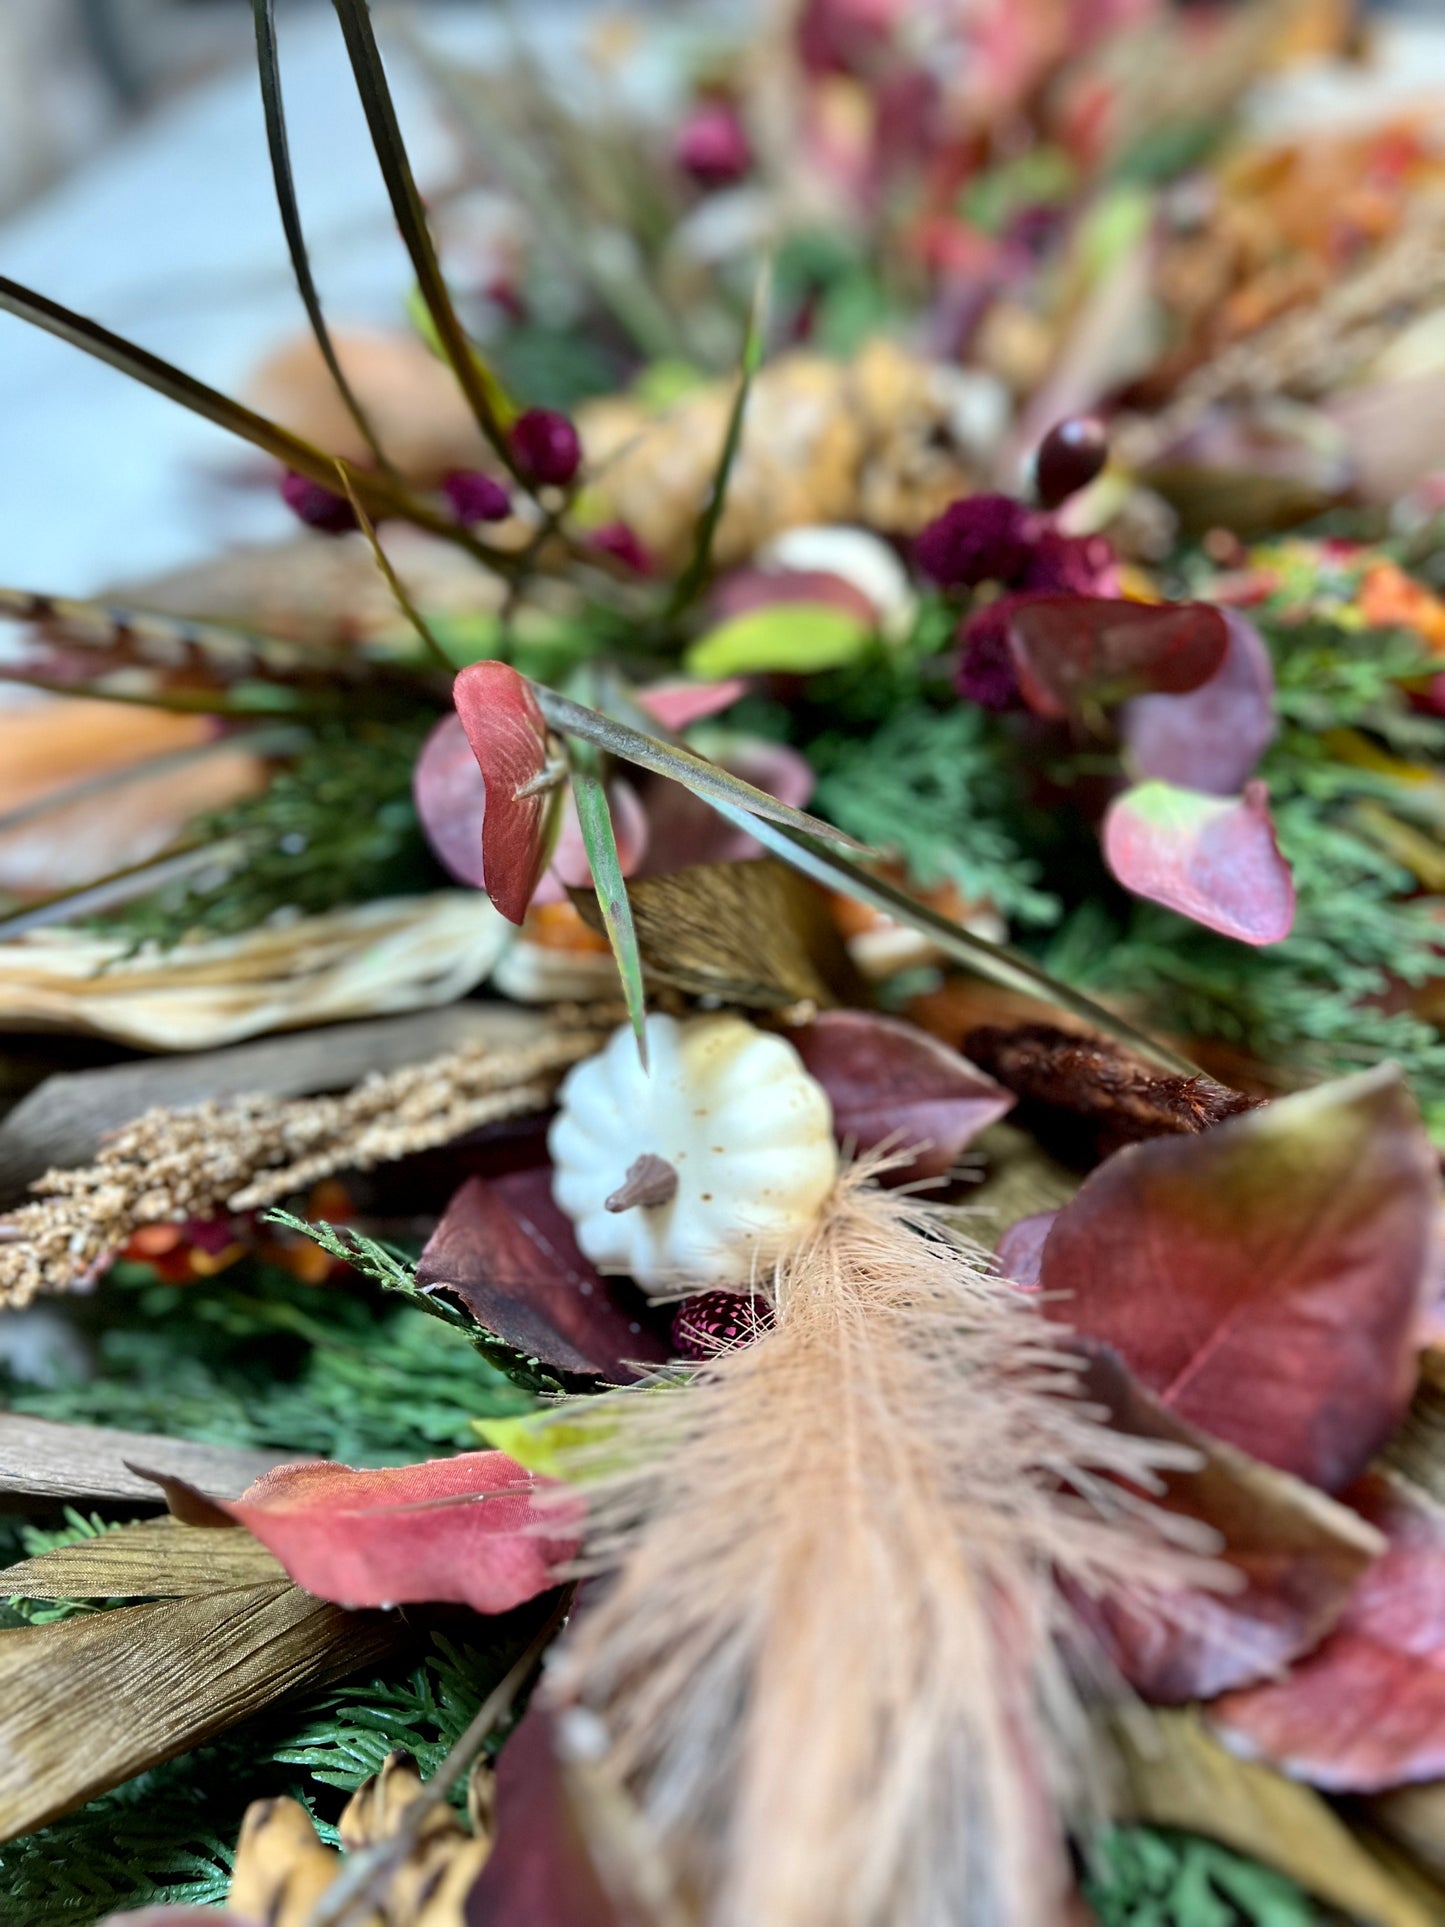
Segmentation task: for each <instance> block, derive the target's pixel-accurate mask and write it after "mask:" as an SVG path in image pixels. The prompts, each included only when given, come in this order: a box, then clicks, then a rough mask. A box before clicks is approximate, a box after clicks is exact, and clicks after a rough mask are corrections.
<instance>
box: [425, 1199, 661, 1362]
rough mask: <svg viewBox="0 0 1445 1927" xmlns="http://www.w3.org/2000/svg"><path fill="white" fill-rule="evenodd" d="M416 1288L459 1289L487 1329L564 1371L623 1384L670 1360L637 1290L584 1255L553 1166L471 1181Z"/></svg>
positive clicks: (436, 1236)
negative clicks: (556, 1199)
mask: <svg viewBox="0 0 1445 1927" xmlns="http://www.w3.org/2000/svg"><path fill="white" fill-rule="evenodd" d="M416 1275H417V1282H418V1284H420V1285H423V1286H425V1287H426V1288H427V1289H429V1290H430V1289H441V1290H445V1291H448V1292H451V1293H453V1294H454V1295H455V1296H456V1297H458V1298H460V1299H461V1301H462V1303H463V1304H464V1305H465V1306H466V1307H467V1310H468V1311H470V1312H471V1314H472V1316H473V1317H474V1318H475V1319H476V1320H477V1322H478V1323H479V1324H481V1325H484V1326H485V1327H486V1329H487V1330H488V1331H489V1332H495V1333H496V1335H497V1337H498V1338H500V1339H503V1340H504V1341H505V1342H506V1343H507V1344H508V1345H511V1346H514V1347H515V1349H516V1350H517V1351H519V1352H525V1353H526V1355H527V1356H528V1357H529V1358H536V1359H539V1360H540V1361H541V1363H542V1364H544V1365H550V1366H552V1367H553V1368H554V1369H555V1370H557V1371H563V1372H578V1373H585V1374H587V1375H588V1376H595V1377H598V1378H607V1379H611V1380H612V1381H613V1382H614V1383H625V1382H626V1381H627V1380H629V1379H633V1378H636V1377H637V1376H638V1372H637V1370H636V1369H635V1368H636V1367H637V1366H638V1365H653V1364H660V1363H661V1362H662V1361H663V1360H664V1359H666V1357H667V1356H668V1348H667V1345H666V1343H665V1342H664V1340H663V1339H662V1338H661V1336H660V1335H659V1334H658V1333H657V1332H655V1331H654V1330H653V1328H652V1327H651V1325H649V1324H648V1323H647V1322H646V1319H645V1317H644V1316H643V1311H644V1306H643V1300H642V1297H641V1295H640V1293H639V1292H638V1291H637V1290H636V1288H635V1287H633V1286H630V1285H628V1284H625V1283H624V1282H623V1281H622V1280H620V1279H616V1278H604V1277H603V1276H602V1275H601V1273H600V1272H599V1271H597V1270H596V1268H595V1267H594V1266H593V1265H592V1264H591V1263H590V1261H589V1260H588V1259H586V1258H584V1257H583V1255H582V1253H581V1251H580V1250H579V1249H578V1247H577V1240H576V1238H575V1237H574V1236H573V1234H572V1225H571V1222H570V1220H569V1219H568V1218H567V1217H566V1215H565V1214H564V1213H563V1212H562V1211H560V1210H559V1209H558V1207H557V1206H556V1205H555V1204H554V1203H553V1201H552V1176H551V1172H550V1171H548V1170H546V1169H540V1170H530V1171H512V1172H508V1173H507V1174H506V1175H505V1176H503V1177H498V1178H490V1179H488V1178H470V1179H469V1180H468V1181H467V1183H465V1184H464V1185H463V1186H462V1188H461V1190H460V1191H458V1192H457V1194H456V1196H455V1197H454V1198H453V1199H452V1201H451V1203H450V1204H449V1205H448V1206H447V1208H446V1212H445V1214H444V1216H443V1218H442V1221H441V1223H440V1224H439V1225H438V1226H437V1228H436V1230H435V1231H434V1232H433V1233H432V1236H431V1240H430V1242H429V1243H428V1245H427V1248H426V1250H425V1251H424V1252H423V1253H422V1255H421V1260H420V1263H419V1264H418V1266H417V1273H416Z"/></svg>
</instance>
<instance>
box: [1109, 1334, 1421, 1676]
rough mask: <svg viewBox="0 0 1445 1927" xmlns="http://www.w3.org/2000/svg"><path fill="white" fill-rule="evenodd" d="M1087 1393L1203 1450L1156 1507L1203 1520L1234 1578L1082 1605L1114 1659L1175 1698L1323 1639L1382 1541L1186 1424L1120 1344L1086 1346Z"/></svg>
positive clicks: (1141, 1431) (1130, 1425)
mask: <svg viewBox="0 0 1445 1927" xmlns="http://www.w3.org/2000/svg"><path fill="white" fill-rule="evenodd" d="M1082 1389H1083V1391H1084V1393H1085V1395H1086V1396H1087V1397H1088V1398H1089V1399H1091V1400H1092V1401H1094V1402H1096V1403H1098V1404H1100V1405H1102V1406H1104V1407H1105V1408H1106V1410H1107V1411H1108V1413H1109V1417H1110V1421H1111V1423H1112V1424H1113V1425H1114V1426H1116V1427H1117V1428H1118V1429H1119V1430H1120V1431H1123V1432H1128V1433H1130V1434H1132V1435H1134V1436H1136V1437H1143V1438H1151V1439H1166V1440H1169V1441H1170V1442H1172V1443H1174V1444H1180V1445H1185V1446H1188V1447H1189V1448H1190V1449H1191V1450H1192V1451H1194V1452H1195V1453H1197V1454H1198V1457H1199V1460H1200V1464H1199V1467H1198V1469H1197V1470H1195V1471H1175V1472H1170V1473H1167V1474H1166V1475H1165V1477H1164V1491H1163V1494H1162V1496H1160V1497H1159V1498H1157V1499H1156V1501H1155V1503H1156V1504H1160V1505H1162V1506H1163V1507H1164V1508H1165V1509H1166V1510H1167V1511H1169V1512H1174V1513H1182V1514H1184V1515H1185V1516H1186V1517H1188V1518H1192V1519H1199V1520H1202V1521H1203V1522H1204V1523H1205V1524H1206V1525H1208V1526H1210V1527H1211V1528H1212V1529H1213V1530H1214V1531H1215V1532H1216V1533H1217V1534H1218V1535H1219V1540H1220V1550H1219V1555H1218V1556H1219V1557H1220V1559H1221V1560H1222V1561H1223V1563H1224V1564H1225V1565H1226V1566H1228V1567H1230V1568H1231V1569H1232V1571H1233V1573H1234V1575H1235V1581H1236V1583H1235V1586H1234V1588H1233V1589H1232V1590H1229V1591H1225V1590H1222V1589H1221V1590H1218V1591H1214V1590H1210V1591H1205V1590H1203V1589H1198V1590H1192V1591H1188V1592H1181V1593H1178V1594H1174V1595H1170V1594H1165V1595H1162V1596H1159V1597H1156V1598H1154V1599H1150V1600H1148V1601H1145V1602H1140V1603H1139V1604H1137V1605H1136V1604H1134V1603H1132V1602H1131V1601H1130V1600H1129V1598H1128V1597H1127V1596H1125V1595H1110V1596H1106V1597H1104V1598H1100V1599H1094V1600H1087V1601H1079V1602H1078V1604H1079V1606H1080V1609H1081V1610H1082V1611H1083V1613H1084V1615H1085V1618H1086V1619H1087V1620H1088V1622H1089V1624H1090V1625H1091V1626H1092V1627H1093V1630H1094V1632H1095V1633H1096V1635H1097V1636H1098V1637H1099V1638H1100V1639H1101V1640H1102V1642H1103V1644H1104V1646H1105V1649H1106V1651H1107V1652H1108V1653H1109V1655H1110V1658H1111V1659H1112V1660H1113V1662H1114V1664H1115V1665H1116V1666H1117V1667H1118V1669H1119V1671H1120V1672H1121V1673H1122V1675H1123V1676H1124V1678H1125V1679H1126V1680H1128V1682H1129V1684H1130V1685H1131V1686H1133V1687H1134V1688H1135V1689H1136V1690H1137V1691H1138V1692H1141V1693H1143V1694H1144V1695H1145V1696H1146V1697H1147V1698H1149V1699H1151V1700H1155V1701H1162V1702H1165V1703H1170V1704H1177V1703H1178V1702H1180V1701H1184V1700H1192V1699H1210V1698H1212V1697H1213V1696H1214V1695H1215V1694H1216V1693H1222V1692H1225V1691H1227V1690H1228V1689H1229V1688H1231V1687H1235V1686H1242V1685H1247V1684H1252V1683H1253V1682H1254V1681H1255V1680H1258V1679H1263V1678H1265V1677H1267V1676H1269V1675H1271V1674H1275V1673H1278V1672H1279V1670H1280V1669H1281V1668H1282V1667H1284V1666H1286V1665H1288V1664H1289V1662H1290V1661H1291V1660H1293V1659H1296V1658H1298V1657H1299V1655H1300V1654H1302V1653H1307V1652H1309V1651H1310V1649H1311V1648H1312V1647H1314V1646H1315V1645H1316V1644H1318V1642H1319V1640H1320V1639H1321V1638H1322V1637H1323V1635H1324V1634H1325V1633H1326V1632H1328V1631H1329V1629H1330V1628H1331V1627H1332V1626H1333V1625H1334V1623H1335V1622H1336V1620H1337V1619H1338V1618H1339V1617H1340V1614H1341V1613H1342V1612H1343V1611H1344V1609H1345V1606H1346V1602H1347V1601H1348V1600H1349V1598H1350V1595H1351V1593H1352V1591H1353V1589H1354V1587H1355V1585H1356V1583H1357V1581H1358V1580H1359V1578H1360V1575H1361V1574H1362V1573H1363V1572H1365V1571H1366V1570H1367V1569H1368V1567H1369V1566H1370V1565H1371V1564H1372V1563H1373V1561H1374V1560H1375V1559H1377V1558H1378V1557H1379V1555H1380V1554H1381V1553H1382V1552H1383V1550H1384V1541H1383V1539H1382V1538H1380V1536H1379V1535H1378V1534H1377V1533H1375V1532H1373V1531H1372V1530H1371V1528H1370V1527H1369V1526H1367V1525H1365V1523H1364V1522H1363V1521H1362V1520H1361V1519H1359V1518H1358V1517H1357V1516H1356V1514H1355V1513H1353V1512H1351V1510H1350V1509H1349V1507H1348V1506H1345V1505H1341V1504H1339V1503H1337V1502H1336V1501H1335V1500H1333V1499H1327V1498H1326V1497H1325V1495H1324V1494H1323V1493H1322V1492H1318V1491H1316V1490H1315V1488H1314V1487H1313V1486H1311V1485H1306V1484H1305V1483H1304V1481H1303V1480H1301V1479H1294V1478H1291V1477H1290V1476H1289V1474H1288V1473H1286V1472H1280V1471H1277V1470H1276V1469H1275V1468H1274V1467H1272V1466H1267V1465H1262V1464H1261V1463H1260V1462H1259V1460H1258V1459H1252V1458H1250V1457H1249V1455H1248V1454H1247V1453H1244V1452H1240V1451H1238V1450H1237V1449H1236V1448H1235V1447H1233V1446H1230V1445H1226V1444H1224V1443H1223V1442H1222V1441H1221V1440H1219V1439H1215V1438H1211V1437H1210V1436H1209V1434H1208V1433H1207V1432H1201V1431H1199V1430H1197V1429H1196V1428H1195V1427H1194V1426H1191V1425H1186V1424H1184V1423H1183V1422H1182V1421H1181V1420H1180V1419H1179V1417H1178V1416H1177V1414H1175V1413H1172V1412H1169V1411H1167V1410H1166V1409H1165V1408H1164V1407H1163V1406H1162V1405H1161V1404H1159V1402H1158V1401H1157V1400H1156V1399H1153V1398H1151V1397H1150V1396H1149V1394H1148V1393H1147V1392H1146V1391H1144V1390H1143V1388H1142V1387H1141V1386H1140V1385H1139V1384H1138V1383H1137V1381H1135V1380H1134V1379H1132V1378H1130V1376H1129V1374H1128V1372H1127V1371H1126V1370H1125V1369H1124V1367H1123V1365H1122V1364H1121V1363H1120V1361H1119V1359H1118V1357H1117V1355H1116V1354H1114V1353H1113V1352H1110V1351H1108V1350H1107V1349H1105V1348H1104V1347H1102V1346H1097V1347H1090V1348H1089V1363H1088V1368H1087V1370H1086V1373H1085V1375H1084V1378H1083V1380H1082Z"/></svg>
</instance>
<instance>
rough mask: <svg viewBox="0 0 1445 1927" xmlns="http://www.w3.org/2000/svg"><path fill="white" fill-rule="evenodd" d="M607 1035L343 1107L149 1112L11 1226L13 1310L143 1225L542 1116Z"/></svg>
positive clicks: (57, 1174)
mask: <svg viewBox="0 0 1445 1927" xmlns="http://www.w3.org/2000/svg"><path fill="white" fill-rule="evenodd" d="M607 1035H608V1033H607V1032H606V1031H605V1030H600V1029H597V1028H595V1027H594V1026H592V1025H591V1024H583V1025H581V1026H579V1027H574V1028H570V1029H569V1028H558V1029H556V1030H554V1031H551V1032H549V1033H548V1035H546V1036H545V1037H542V1038H539V1039H538V1040H537V1041H536V1042H535V1043H531V1044H526V1045H523V1046H520V1047H518V1048H516V1049H511V1050H499V1049H496V1048H495V1047H491V1046H487V1045H484V1044H473V1045H469V1046H467V1047H466V1048H465V1049H462V1050H457V1051H449V1052H447V1053H445V1054H444V1055H443V1056H440V1057H433V1058H429V1059H428V1060H427V1062H425V1063H423V1064H409V1065H407V1066H405V1067H404V1068H403V1069H401V1070H398V1071H392V1072H390V1073H388V1074H387V1075H385V1076H374V1077H369V1078H367V1079H366V1081H365V1082H364V1083H361V1084H358V1085H357V1086H356V1087H355V1089H354V1090H350V1091H347V1092H345V1093H343V1094H342V1095H341V1096H339V1097H306V1098H290V1099H278V1098H273V1097H264V1096H257V1097H241V1098H236V1099H233V1100H230V1101H228V1102H226V1103H214V1102H212V1103H206V1104H198V1105H195V1106H193V1107H191V1108H188V1109H186V1110H155V1111H147V1112H146V1114H145V1115H144V1116H143V1117H139V1118H137V1119H136V1120H135V1122H134V1123H133V1124H127V1125H126V1126H125V1127H124V1128H123V1129H122V1130H120V1131H118V1132H117V1133H116V1134H115V1135H114V1137H112V1138H111V1139H110V1140H109V1142H108V1143H107V1144H106V1146H105V1148H104V1150H103V1151H102V1152H101V1154H100V1157H99V1158H98V1159H97V1161H96V1162H95V1163H94V1164H91V1165H86V1166H84V1167H82V1168H80V1169H77V1170H69V1171H47V1172H46V1174H45V1176H44V1177H42V1178H38V1179H37V1180H36V1182H35V1184H34V1185H33V1186H32V1189H33V1190H35V1191H37V1192H38V1193H39V1194H40V1196H39V1197H38V1199H37V1201H36V1202H35V1203H34V1204H26V1205H22V1206H20V1208H19V1209H18V1210H16V1211H13V1212H11V1213H10V1214H9V1216H8V1217H6V1218H3V1219H0V1307H5V1306H9V1307H16V1306H20V1305H25V1304H28V1303H29V1302H30V1300H31V1299H32V1298H34V1297H35V1296H36V1295H37V1294H38V1293H40V1292H43V1291H67V1290H75V1289H78V1288H83V1287H84V1286H85V1285H86V1284H87V1283H88V1282H89V1281H90V1279H91V1278H92V1277H93V1275H94V1273H95V1270H96V1268H97V1266H99V1265H100V1264H101V1263H102V1262H103V1261H104V1260H105V1258H106V1257H107V1256H108V1255H109V1254H110V1253H112V1252H114V1251H116V1250H117V1249H119V1247H120V1246H122V1245H123V1244H124V1243H125V1242H126V1240H127V1239H128V1238H129V1237H130V1235H131V1233H132V1232H133V1231H134V1230H135V1229H136V1227H137V1226H139V1225H145V1224H176V1223H179V1222H181V1221H183V1220H185V1219H187V1218H204V1217H211V1216H214V1215H215V1214H216V1213H217V1212H218V1211H222V1210H225V1211H236V1212H240V1211H258V1210H261V1209H262V1208H263V1207H265V1206H266V1205H268V1204H274V1203H275V1202H276V1201H277V1200H278V1199H280V1198H285V1197H289V1196H290V1195H291V1194H292V1193H294V1192H296V1191H302V1190H305V1189H306V1188H307V1187H308V1186H309V1185H312V1184H315V1183H317V1182H318V1181H319V1180H320V1179H321V1178H325V1177H329V1176H330V1175H331V1174H332V1173H333V1172H336V1171H362V1170H368V1169H370V1168H371V1167H372V1166H373V1165H377V1164H387V1163H390V1162H392V1161H393V1160H395V1159H397V1158H404V1157H410V1156H411V1155H412V1153H413V1152H416V1151H429V1150H432V1149H434V1148H435V1147H436V1146H438V1145H441V1144H449V1143H451V1142H452V1140H453V1139H455V1138H458V1137H461V1136H463V1135H464V1134H465V1133H466V1132H468V1131H472V1130H475V1129H476V1128H477V1127H478V1126H479V1125H482V1124H490V1123H493V1122H495V1121H496V1120H497V1119H498V1118H504V1117H518V1116H521V1115H523V1114H525V1113H526V1112H528V1111H539V1110H542V1109H544V1108H545V1107H546V1105H547V1104H548V1103H549V1102H550V1100H551V1097H552V1092H553V1090H554V1088H555V1086H556V1082H557V1078H558V1076H559V1074H560V1073H561V1072H562V1071H563V1070H565V1069H566V1068H567V1066H568V1065H570V1064H574V1063H576V1062H577V1061H578V1060H579V1059H580V1058H583V1057H589V1056H591V1054H592V1053H593V1052H594V1051H595V1050H597V1049H599V1048H600V1046H601V1045H602V1044H603V1043H604V1042H605V1041H606V1037H607Z"/></svg>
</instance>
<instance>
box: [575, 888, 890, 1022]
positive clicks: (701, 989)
mask: <svg viewBox="0 0 1445 1927" xmlns="http://www.w3.org/2000/svg"><path fill="white" fill-rule="evenodd" d="M628 895H629V897H630V899H631V902H632V919H633V923H634V925H635V927H636V931H637V941H638V946H639V948H640V950H641V952H642V962H643V966H644V968H645V969H646V971H647V972H648V974H649V976H650V977H652V978H654V979H655V980H656V981H657V982H659V983H665V984H673V985H675V986H676V987H677V988H678V989H680V990H686V991H690V992H692V993H693V994H694V995H699V996H714V997H721V998H724V999H726V1000H727V1001H728V1002H730V1003H739V1004H753V1005H759V1006H762V1007H764V1008H766V1007H769V1006H771V1007H773V1008H779V1007H782V1006H786V1005H788V1004H793V1003H799V1002H803V1001H805V1000H806V1001H808V1002H811V1003H815V1004H821V1005H824V1006H828V1005H833V1004H838V1003H841V1002H845V1001H848V1000H850V999H851V1000H857V1001H860V1002H861V1001H862V1000H863V998H864V994H865V993H864V991H863V989H862V986H861V985H860V983H859V981H858V978H857V974H856V972H855V971H854V969H853V966H852V964H851V963H850V961H849V959H848V955H847V952H846V951H845V949H844V948H843V942H842V939H841V938H840V937H839V935H838V932H837V929H836V928H835V926H834V924H833V921H832V919H831V918H830V917H829V915H828V912H827V907H826V904H825V902H824V900H823V898H822V896H821V895H820V893H819V892H818V891H817V890H815V889H814V888H813V886H812V885H811V884H810V883H808V882H806V881H805V880H804V879H803V878H801V877H799V876H798V875H797V874H796V873H795V872H794V871H792V870H790V869H788V868H787V867H786V866H785V865H783V864H781V863H778V862H776V861H768V860H765V859H759V860H758V861H756V862H748V861H743V862H731V863H699V864H694V865H693V866H692V868H691V869H687V870H678V871H676V872H674V873H672V874H671V875H668V876H652V877H640V878H636V879H634V881H633V882H632V883H631V885H630V886H629V889H628ZM573 901H574V902H575V903H576V905H577V908H578V910H579V912H580V913H581V914H582V916H583V917H585V918H586V919H587V921H588V922H589V923H590V924H591V925H592V927H593V928H594V929H597V928H599V927H600V922H601V919H600V917H599V915H598V912H597V906H596V902H595V900H594V899H593V898H592V897H591V896H590V894H588V895H584V894H582V893H581V892H576V893H574V896H573Z"/></svg>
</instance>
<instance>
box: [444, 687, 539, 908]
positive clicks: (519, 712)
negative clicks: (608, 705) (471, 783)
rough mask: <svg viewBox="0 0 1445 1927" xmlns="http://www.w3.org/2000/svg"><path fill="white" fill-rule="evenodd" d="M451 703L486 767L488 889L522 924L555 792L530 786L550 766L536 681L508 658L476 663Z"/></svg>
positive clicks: (485, 867)
mask: <svg viewBox="0 0 1445 1927" xmlns="http://www.w3.org/2000/svg"><path fill="white" fill-rule="evenodd" d="M452 700H453V701H454V702H455V704H456V709H457V714H458V716H460V718H461V721H462V727H463V729H465V731H466V733H467V741H468V742H469V743H470V744H471V746H472V754H473V755H474V756H475V757H476V759H477V767H478V768H479V769H480V770H481V772H482V781H483V786H484V791H485V794H484V798H483V807H482V838H481V842H482V878H483V881H482V888H483V889H484V890H485V891H486V893H487V895H488V896H489V897H490V898H491V899H492V902H493V903H494V904H495V905H496V906H497V908H498V909H499V910H500V911H501V913H502V915H503V916H504V917H506V918H507V919H508V921H509V922H511V923H520V922H521V921H522V919H523V917H525V916H526V914H527V905H528V904H529V903H530V902H531V901H532V892H533V891H534V890H535V889H536V887H537V882H538V879H539V878H540V877H541V874H542V871H543V869H544V867H545V866H546V862H547V811H548V805H549V801H550V797H549V794H548V792H547V791H545V790H539V789H534V788H532V787H531V786H532V785H534V784H536V782H537V780H538V779H539V778H540V777H541V776H542V773H543V771H544V770H545V768H546V766H547V725H546V722H545V721H544V720H543V716H542V712H541V710H540V709H539V708H538V706H537V698H536V697H535V696H534V695H533V693H532V686H531V684H530V683H529V682H528V681H527V679H526V677H525V676H519V675H518V674H517V671H516V670H515V669H512V668H510V667H509V666H508V664H506V663H504V662H474V663H471V664H469V665H468V667H467V668H465V669H463V670H462V672H461V674H460V675H459V676H458V677H457V679H456V681H455V683H453V685H452ZM418 781H419V782H420V776H419V775H418ZM422 818H423V821H425V820H426V811H425V810H423V811H422Z"/></svg>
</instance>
